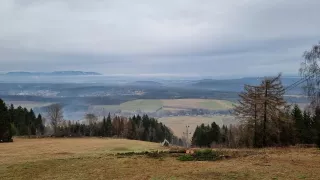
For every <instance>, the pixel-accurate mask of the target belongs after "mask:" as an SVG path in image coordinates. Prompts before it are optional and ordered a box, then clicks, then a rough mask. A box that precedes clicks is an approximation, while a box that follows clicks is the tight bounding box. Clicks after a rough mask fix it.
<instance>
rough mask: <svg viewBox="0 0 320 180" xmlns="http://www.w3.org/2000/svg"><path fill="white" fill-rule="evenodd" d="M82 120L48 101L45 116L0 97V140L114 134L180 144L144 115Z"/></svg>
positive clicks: (94, 116)
mask: <svg viewBox="0 0 320 180" xmlns="http://www.w3.org/2000/svg"><path fill="white" fill-rule="evenodd" d="M84 118H85V121H69V120H64V118H63V107H62V106H61V105H60V104H52V105H50V106H48V107H47V108H46V116H45V118H44V117H42V116H41V115H40V114H39V115H38V116H36V115H35V113H34V112H33V110H32V109H30V110H28V109H26V108H22V107H21V106H19V107H17V108H15V107H14V106H13V105H10V106H9V107H8V106H7V105H6V104H5V102H4V101H3V100H2V99H0V141H1V142H11V141H12V136H54V137H82V136H97V137H117V138H127V139H134V140H142V141H150V142H162V141H164V140H165V139H167V140H168V141H170V142H175V144H179V143H180V144H183V142H182V140H181V139H179V138H177V137H176V136H174V135H173V133H172V131H171V130H170V129H169V128H168V127H167V126H165V125H164V124H162V123H160V122H158V121H157V120H156V119H155V118H151V117H149V116H148V115H143V116H140V115H137V116H136V115H135V116H133V117H129V118H126V117H122V116H113V117H111V115H110V113H109V115H108V116H107V117H103V119H102V120H99V119H98V117H97V116H96V115H94V114H91V113H88V114H86V115H85V117H84Z"/></svg>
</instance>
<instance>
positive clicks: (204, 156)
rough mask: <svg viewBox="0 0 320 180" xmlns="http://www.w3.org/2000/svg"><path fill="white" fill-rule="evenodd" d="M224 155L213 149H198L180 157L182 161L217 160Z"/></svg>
mask: <svg viewBox="0 0 320 180" xmlns="http://www.w3.org/2000/svg"><path fill="white" fill-rule="evenodd" d="M223 157H224V156H223V155H222V153H221V152H219V151H214V150H212V149H204V150H197V151H195V153H193V154H184V155H182V156H179V157H178V160H180V161H216V160H219V159H222V158H223Z"/></svg>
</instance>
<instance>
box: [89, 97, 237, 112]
mask: <svg viewBox="0 0 320 180" xmlns="http://www.w3.org/2000/svg"><path fill="white" fill-rule="evenodd" d="M93 108H94V109H96V110H102V109H104V110H106V111H108V110H111V111H115V110H121V111H123V112H135V111H141V112H145V113H149V112H157V111H159V110H167V111H172V112H175V111H179V110H186V109H208V110H227V109H231V108H233V103H232V102H230V101H225V100H214V99H138V100H133V101H128V102H125V103H122V104H120V105H95V106H93Z"/></svg>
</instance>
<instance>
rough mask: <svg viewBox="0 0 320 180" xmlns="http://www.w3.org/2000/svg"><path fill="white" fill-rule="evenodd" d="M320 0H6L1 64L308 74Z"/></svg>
mask: <svg viewBox="0 0 320 180" xmlns="http://www.w3.org/2000/svg"><path fill="white" fill-rule="evenodd" d="M319 7H320V0H272V1H270V0H158V1H155V0H154V1H153V0H125V1H124V0H123V1H122V0H90V1H88V0H1V1H0V24H1V27H0V71H55V70H84V71H97V72H100V73H103V74H106V75H108V74H134V75H139V74H140V75H141V74H144V75H146V74H157V75H181V76H188V75H205V76H252V75H270V74H275V73H278V72H283V73H284V74H298V69H299V65H300V62H301V61H302V54H303V52H304V51H305V50H308V49H310V48H311V46H312V45H313V44H316V43H317V42H318V41H319V40H320V22H319V17H320V11H319Z"/></svg>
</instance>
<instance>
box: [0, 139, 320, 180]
mask: <svg viewBox="0 0 320 180" xmlns="http://www.w3.org/2000/svg"><path fill="white" fill-rule="evenodd" d="M143 149H162V147H160V146H159V144H157V143H148V142H139V141H130V140H115V139H112V140H109V139H98V138H79V139H76V138H75V139H15V142H13V143H9V144H0V151H1V162H0V179H1V180H7V179H8V180H9V179H10V180H17V179H19V180H24V179H26V180H30V179H37V180H38V179H39V180H40V179H56V180H64V179H77V180H87V179H88V180H89V179H126V180H128V179H136V180H141V179H142V180H144V179H146V180H147V179H150V180H160V179H161V180H164V179H175V180H183V179H187V180H188V179H190V180H194V179H200V180H202V179H203V180H204V179H240V180H248V179H290V180H291V179H319V177H320V171H319V169H320V151H319V150H318V149H314V148H311V149H299V148H277V149H276V148H270V149H254V150H252V149H239V150H227V151H230V152H231V153H232V152H240V153H243V154H245V156H239V157H235V158H231V159H228V160H220V161H213V162H196V161H191V162H181V161H178V160H177V159H176V158H175V157H163V158H151V157H147V156H124V157H118V156H114V155H112V154H113V153H116V152H119V151H124V150H143Z"/></svg>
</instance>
